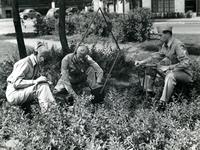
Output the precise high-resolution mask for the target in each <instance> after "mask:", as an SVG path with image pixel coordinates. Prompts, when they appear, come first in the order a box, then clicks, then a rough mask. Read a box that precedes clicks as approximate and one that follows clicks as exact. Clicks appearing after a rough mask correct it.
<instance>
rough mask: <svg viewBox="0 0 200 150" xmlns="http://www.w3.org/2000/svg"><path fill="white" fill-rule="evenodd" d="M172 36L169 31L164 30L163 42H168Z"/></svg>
mask: <svg viewBox="0 0 200 150" xmlns="http://www.w3.org/2000/svg"><path fill="white" fill-rule="evenodd" d="M170 37H171V35H170V33H168V32H163V33H162V35H161V38H160V40H161V41H162V42H165V43H167V42H168V41H169V39H170Z"/></svg>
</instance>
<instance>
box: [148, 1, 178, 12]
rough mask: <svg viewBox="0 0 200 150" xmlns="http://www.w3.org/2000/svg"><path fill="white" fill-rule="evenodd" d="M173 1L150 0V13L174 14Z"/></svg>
mask: <svg viewBox="0 0 200 150" xmlns="http://www.w3.org/2000/svg"><path fill="white" fill-rule="evenodd" d="M174 5H175V2H174V0H152V12H174V11H175V8H174V7H175V6H174Z"/></svg>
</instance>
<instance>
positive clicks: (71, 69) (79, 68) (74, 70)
mask: <svg viewBox="0 0 200 150" xmlns="http://www.w3.org/2000/svg"><path fill="white" fill-rule="evenodd" d="M89 67H92V68H93V69H94V70H95V72H96V77H97V82H101V80H102V78H103V70H102V69H101V67H100V66H99V65H98V64H97V63H96V62H95V61H94V60H93V59H92V58H91V57H90V56H89V55H86V57H85V59H84V60H82V61H80V60H78V59H77V58H76V55H75V54H74V53H70V54H68V55H66V56H65V57H64V58H63V60H62V64H61V78H60V81H64V83H65V88H66V89H67V90H68V92H69V93H72V92H71V91H73V90H72V87H71V83H72V84H73V83H77V82H80V81H83V80H85V79H86V74H87V70H88V68H89ZM58 84H59V83H58Z"/></svg>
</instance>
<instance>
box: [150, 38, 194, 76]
mask: <svg viewBox="0 0 200 150" xmlns="http://www.w3.org/2000/svg"><path fill="white" fill-rule="evenodd" d="M152 58H153V59H158V60H159V61H160V62H159V64H160V65H165V66H170V67H171V68H172V69H173V70H175V71H184V72H186V73H187V74H188V75H190V76H192V70H191V60H190V58H189V56H188V52H187V50H186V48H185V46H184V44H183V43H182V42H181V41H179V40H178V39H175V38H173V37H172V38H171V39H170V40H169V42H168V43H167V44H163V45H162V48H161V50H160V51H159V52H157V53H154V54H153V56H152Z"/></svg>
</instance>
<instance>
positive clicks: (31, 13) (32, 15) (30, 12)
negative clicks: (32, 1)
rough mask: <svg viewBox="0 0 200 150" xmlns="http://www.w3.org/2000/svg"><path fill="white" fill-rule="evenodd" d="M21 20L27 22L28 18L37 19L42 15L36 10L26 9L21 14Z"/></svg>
mask: <svg viewBox="0 0 200 150" xmlns="http://www.w3.org/2000/svg"><path fill="white" fill-rule="evenodd" d="M19 15H20V18H22V19H24V20H26V19H28V18H31V19H33V18H37V17H41V14H40V13H39V12H37V11H36V10H34V9H25V10H24V11H23V12H20V14H19Z"/></svg>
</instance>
